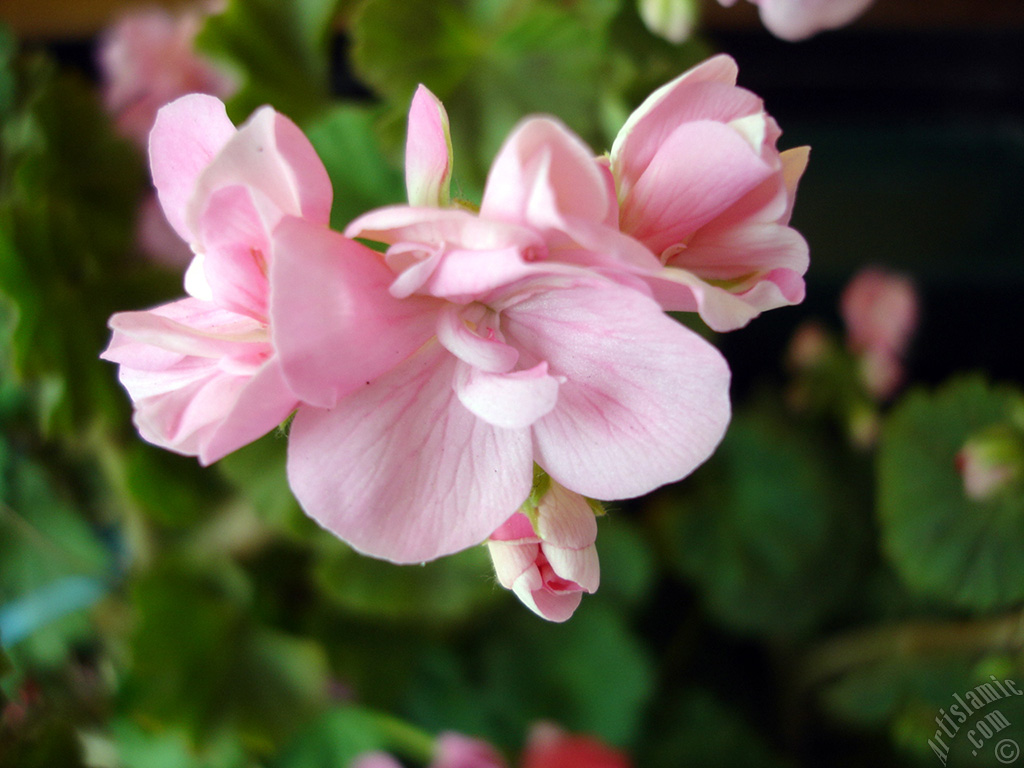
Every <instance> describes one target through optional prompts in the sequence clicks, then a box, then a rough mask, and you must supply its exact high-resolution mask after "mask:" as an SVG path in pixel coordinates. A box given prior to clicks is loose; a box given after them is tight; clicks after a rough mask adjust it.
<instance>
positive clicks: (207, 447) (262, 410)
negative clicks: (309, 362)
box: [199, 359, 298, 465]
mask: <svg viewBox="0 0 1024 768" xmlns="http://www.w3.org/2000/svg"><path fill="white" fill-rule="evenodd" d="M297 405H298V399H297V398H296V397H295V394H294V393H293V392H292V391H291V389H289V387H288V384H287V382H286V381H285V379H284V376H283V375H282V373H281V365H280V362H279V361H278V360H276V359H275V360H270V361H268V362H267V363H266V364H265V365H264V366H263V367H262V368H261V369H260V370H259V371H257V373H256V374H255V375H254V376H252V377H251V378H250V379H249V380H248V382H246V384H245V386H244V387H243V388H242V389H241V390H240V391H239V392H238V396H237V397H236V398H235V401H234V404H233V405H232V407H231V408H230V409H228V410H227V412H226V413H225V414H224V416H223V418H222V419H221V420H220V422H219V423H218V424H217V425H216V428H215V429H213V430H212V432H211V434H210V435H209V437H208V438H207V439H206V440H205V442H204V444H203V445H202V447H201V448H200V450H199V461H200V463H202V464H204V465H205V464H212V463H213V462H215V461H217V460H219V459H222V458H223V457H224V456H227V455H228V454H229V453H231V452H232V451H235V450H238V449H239V448H241V447H242V446H243V445H248V444H249V443H251V442H252V441H253V440H256V439H257V438H259V437H262V436H263V435H265V434H266V433H267V432H269V431H270V430H272V429H274V428H275V427H277V426H278V425H280V424H281V422H283V421H284V420H285V419H286V418H288V414H290V413H291V412H292V411H293V410H295V407H296V406H297Z"/></svg>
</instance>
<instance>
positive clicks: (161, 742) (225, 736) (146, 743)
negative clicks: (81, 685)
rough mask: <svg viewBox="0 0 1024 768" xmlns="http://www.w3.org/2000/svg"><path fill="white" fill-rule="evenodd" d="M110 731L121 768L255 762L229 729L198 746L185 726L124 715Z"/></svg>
mask: <svg viewBox="0 0 1024 768" xmlns="http://www.w3.org/2000/svg"><path fill="white" fill-rule="evenodd" d="M110 730H111V733H112V736H113V738H112V740H111V741H112V744H111V745H110V747H109V748H111V749H113V750H114V753H115V757H114V761H115V762H112V763H111V766H117V768H247V767H248V766H250V765H251V764H252V763H251V762H249V760H248V759H247V757H246V755H245V751H244V749H243V748H242V745H241V744H240V743H239V740H238V737H237V736H236V735H234V734H232V733H231V732H228V731H222V732H220V733H218V734H217V735H216V736H215V737H214V738H213V739H211V740H209V741H208V742H207V743H205V744H204V745H203V747H202V748H201V749H197V748H196V746H195V745H194V744H193V743H192V742H191V740H190V738H189V736H188V734H187V733H186V732H185V731H184V730H183V729H181V728H168V727H166V726H163V727H159V728H153V727H149V728H147V727H145V726H144V725H143V724H142V723H140V722H138V721H135V720H131V719H128V718H125V717H121V718H117V719H115V720H114V721H113V722H112V723H111V726H110ZM87 743H88V742H87ZM90 765H92V764H90ZM104 768H105V766H104Z"/></svg>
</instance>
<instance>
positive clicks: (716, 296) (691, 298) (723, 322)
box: [647, 267, 761, 333]
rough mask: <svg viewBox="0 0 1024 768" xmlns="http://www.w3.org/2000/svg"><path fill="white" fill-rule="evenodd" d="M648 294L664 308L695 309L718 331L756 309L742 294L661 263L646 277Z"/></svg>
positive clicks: (731, 326)
mask: <svg viewBox="0 0 1024 768" xmlns="http://www.w3.org/2000/svg"><path fill="white" fill-rule="evenodd" d="M647 282H648V285H649V287H650V289H651V295H652V296H653V297H654V299H655V301H657V302H658V304H659V305H661V307H662V308H664V309H665V310H666V311H668V312H698V313H700V317H701V320H703V321H704V322H705V323H707V325H708V327H709V328H711V329H712V330H713V331H718V332H720V333H722V332H725V331H734V330H736V329H737V328H742V327H743V326H745V325H746V324H747V323H749V322H750V321H751V320H753V319H754V318H755V317H757V316H758V315H759V314H761V312H760V310H759V309H757V308H756V307H754V306H753V305H752V304H750V303H749V302H747V301H745V300H744V299H743V298H741V297H739V296H736V295H735V294H733V293H730V292H729V291H726V290H724V289H722V288H719V287H717V286H714V285H711V284H709V283H706V282H704V281H703V280H701V279H700V278H699V277H697V276H696V275H695V274H693V273H692V272H690V271H688V270H685V269H678V268H676V267H665V268H664V269H662V270H661V271H660V272H657V273H655V274H652V275H649V276H648V277H647Z"/></svg>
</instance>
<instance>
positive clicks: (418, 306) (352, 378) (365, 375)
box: [271, 218, 440, 408]
mask: <svg viewBox="0 0 1024 768" xmlns="http://www.w3.org/2000/svg"><path fill="white" fill-rule="evenodd" d="M392 278H393V275H392V273H391V270H389V269H388V268H387V267H386V266H385V265H384V263H383V262H382V261H381V258H380V255H379V254H378V253H376V252H374V251H371V250H370V249H369V248H367V247H366V246H364V245H360V244H359V243H357V242H355V241H354V240H349V239H348V238H346V237H343V236H342V235H340V234H338V233H336V232H332V231H331V230H328V229H326V228H324V227H320V226H317V225H315V224H311V223H309V222H308V221H306V220H304V219H298V218H287V219H285V220H284V221H283V222H282V223H281V225H280V226H279V227H278V228H277V230H276V231H275V232H274V242H273V264H272V282H273V285H274V289H273V293H272V295H271V315H272V318H273V321H272V324H271V327H272V330H273V336H274V347H275V349H276V350H277V353H278V356H279V357H280V359H281V364H282V366H283V368H284V375H285V378H286V379H287V381H288V383H289V385H290V386H291V388H292V390H293V391H294V392H295V393H296V394H297V395H298V396H299V398H301V399H302V400H303V401H305V402H307V403H310V404H312V405H316V406H318V407H323V408H330V407H333V406H334V404H335V402H336V401H337V400H338V399H339V398H342V397H344V396H345V395H346V394H348V393H349V392H351V391H353V390H355V389H359V388H361V387H365V386H366V385H367V384H368V383H369V382H372V381H373V380H375V379H376V378H377V377H379V376H380V375H381V374H383V373H385V372H386V371H388V370H391V369H392V368H394V367H395V366H396V365H398V364H400V363H401V362H402V361H404V360H405V359H406V358H408V357H409V356H410V355H411V354H412V353H413V352H415V351H416V350H417V349H418V348H419V347H420V346H422V344H423V343H424V342H425V341H426V340H427V339H429V338H430V337H431V336H432V335H433V334H434V327H435V324H436V322H437V311H438V310H439V309H440V303H439V302H437V301H435V300H433V299H429V298H421V297H412V298H408V299H402V300H399V299H395V298H394V297H393V296H391V294H390V293H388V286H389V285H390V283H391V280H392Z"/></svg>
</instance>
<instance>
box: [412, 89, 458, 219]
mask: <svg viewBox="0 0 1024 768" xmlns="http://www.w3.org/2000/svg"><path fill="white" fill-rule="evenodd" d="M451 178H452V140H451V135H450V133H449V128H448V113H447V112H445V109H444V106H443V105H442V104H441V102H440V101H439V100H438V98H437V97H436V96H435V95H434V94H432V93H431V92H430V90H429V89H428V88H427V87H426V86H424V85H421V86H419V87H418V88H417V89H416V93H415V94H414V95H413V97H412V106H410V107H409V127H408V133H407V135H406V140H405V187H406V192H407V193H408V197H409V205H412V206H437V207H438V208H443V207H445V206H447V205H448V200H449V192H448V185H449V183H450V182H451Z"/></svg>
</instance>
